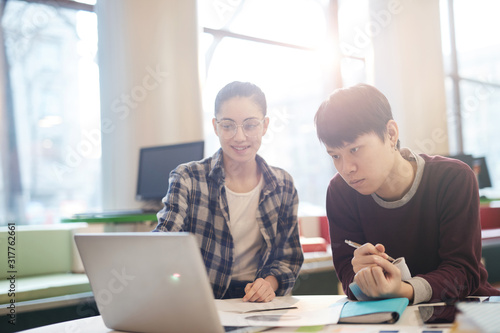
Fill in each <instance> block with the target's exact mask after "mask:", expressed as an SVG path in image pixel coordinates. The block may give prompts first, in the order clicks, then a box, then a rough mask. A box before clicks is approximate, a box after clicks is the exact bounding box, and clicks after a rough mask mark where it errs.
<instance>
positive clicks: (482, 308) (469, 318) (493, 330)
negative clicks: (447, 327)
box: [457, 302, 500, 333]
mask: <svg viewBox="0 0 500 333" xmlns="http://www.w3.org/2000/svg"><path fill="white" fill-rule="evenodd" d="M457 307H458V309H459V310H460V311H461V314H460V316H458V317H457V326H458V328H461V326H465V325H467V326H473V328H474V329H476V330H477V331H479V332H481V333H498V331H499V329H500V316H499V315H500V303H491V302H482V303H457Z"/></svg>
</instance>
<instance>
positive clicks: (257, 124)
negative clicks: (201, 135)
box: [215, 118, 265, 139]
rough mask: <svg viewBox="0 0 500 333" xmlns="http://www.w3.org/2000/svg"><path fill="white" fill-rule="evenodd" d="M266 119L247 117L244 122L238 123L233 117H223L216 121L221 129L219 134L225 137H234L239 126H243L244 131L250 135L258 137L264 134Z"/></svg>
mask: <svg viewBox="0 0 500 333" xmlns="http://www.w3.org/2000/svg"><path fill="white" fill-rule="evenodd" d="M264 119H265V118H263V119H261V120H259V119H256V118H250V119H246V120H245V121H244V122H243V124H241V125H238V124H236V122H235V121H234V120H231V119H223V120H221V121H217V120H216V121H215V122H216V123H217V126H218V128H219V130H220V132H219V135H221V136H222V138H224V139H231V138H233V137H234V136H235V135H236V133H237V132H238V127H241V128H242V130H243V133H244V134H245V135H246V136H248V137H256V136H258V135H259V134H262V124H263V123H264Z"/></svg>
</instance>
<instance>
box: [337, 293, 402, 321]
mask: <svg viewBox="0 0 500 333" xmlns="http://www.w3.org/2000/svg"><path fill="white" fill-rule="evenodd" d="M408 303H409V302H408V298H389V299H383V300H374V301H351V302H347V303H346V304H345V305H344V307H343V308H342V312H341V313H340V318H339V324H342V323H344V324H383V323H387V324H392V323H395V322H396V321H398V319H399V317H401V315H402V314H403V312H404V310H405V309H406V307H407V306H408Z"/></svg>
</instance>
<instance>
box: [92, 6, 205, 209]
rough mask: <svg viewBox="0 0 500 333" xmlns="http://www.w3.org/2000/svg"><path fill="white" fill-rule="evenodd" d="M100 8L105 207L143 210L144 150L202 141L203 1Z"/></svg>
mask: <svg viewBox="0 0 500 333" xmlns="http://www.w3.org/2000/svg"><path fill="white" fill-rule="evenodd" d="M96 12H97V17H98V31H99V32H98V36H99V73H100V92H101V97H100V98H101V132H102V167H103V173H102V175H103V208H104V209H130V208H137V207H140V203H139V202H137V201H136V200H135V192H136V182H137V168H138V157H139V149H140V148H141V147H148V146H157V145H166V144H173V143H181V142H190V141H197V140H202V139H203V126H202V120H203V117H202V107H201V105H202V103H201V93H200V80H199V70H198V69H199V64H198V33H199V27H198V24H197V15H196V0H182V1H179V0H148V1H137V0H105V1H98V2H97V5H96ZM165 191H166V189H165Z"/></svg>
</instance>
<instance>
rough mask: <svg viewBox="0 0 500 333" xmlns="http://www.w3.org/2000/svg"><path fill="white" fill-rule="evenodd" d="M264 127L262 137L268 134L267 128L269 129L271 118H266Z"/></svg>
mask: <svg viewBox="0 0 500 333" xmlns="http://www.w3.org/2000/svg"><path fill="white" fill-rule="evenodd" d="M262 125H263V131H262V135H264V134H266V132H267V128H268V127H269V117H264V124H262Z"/></svg>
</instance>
